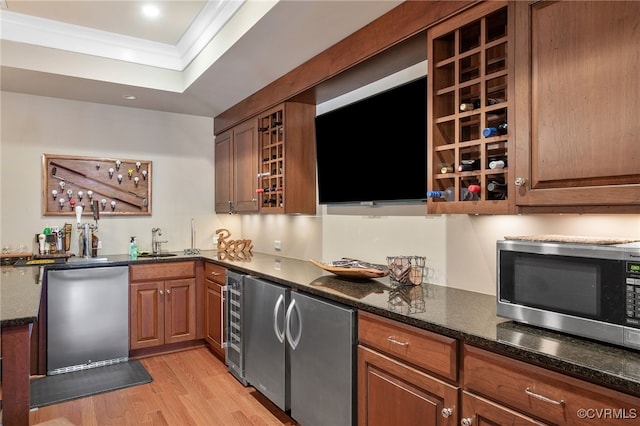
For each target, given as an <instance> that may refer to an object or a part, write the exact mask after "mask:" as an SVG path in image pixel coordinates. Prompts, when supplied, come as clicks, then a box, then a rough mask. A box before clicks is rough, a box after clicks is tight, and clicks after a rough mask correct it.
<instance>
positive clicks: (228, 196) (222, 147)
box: [214, 130, 233, 213]
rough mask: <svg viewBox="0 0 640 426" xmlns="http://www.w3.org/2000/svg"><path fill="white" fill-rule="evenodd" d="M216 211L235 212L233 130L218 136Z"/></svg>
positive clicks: (216, 152) (216, 145) (216, 150)
mask: <svg viewBox="0 0 640 426" xmlns="http://www.w3.org/2000/svg"><path fill="white" fill-rule="evenodd" d="M214 155H215V211H216V213H231V212H233V204H232V203H233V130H228V131H226V132H224V133H222V134H220V135H218V136H216V143H215V153H214Z"/></svg>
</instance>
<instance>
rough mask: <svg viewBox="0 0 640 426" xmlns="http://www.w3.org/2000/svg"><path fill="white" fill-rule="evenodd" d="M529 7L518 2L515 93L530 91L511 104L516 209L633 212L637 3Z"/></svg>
mask: <svg viewBox="0 0 640 426" xmlns="http://www.w3.org/2000/svg"><path fill="white" fill-rule="evenodd" d="M530 3H531V2H524V3H521V2H516V13H517V22H516V28H517V48H516V51H517V57H516V62H517V68H516V72H517V75H516V80H517V81H518V84H519V86H518V88H517V90H518V93H519V94H520V93H525V94H526V93H531V97H530V98H529V97H527V96H523V97H522V99H518V103H517V106H516V107H517V109H516V120H517V127H516V129H515V130H516V132H517V133H516V145H517V147H516V149H517V153H516V161H517V162H516V173H515V177H516V178H521V179H522V181H523V182H524V184H523V185H521V186H520V187H519V188H518V190H517V193H516V203H517V204H518V205H519V206H523V207H528V206H540V207H552V206H567V207H575V206H580V207H582V208H581V209H580V210H577V211H596V212H597V211H604V212H615V211H622V212H624V211H625V210H624V209H615V208H612V206H627V207H632V206H636V211H637V206H638V205H640V184H639V183H638V182H640V168H639V167H638V161H639V160H640V144H638V137H637V136H638V134H640V121H639V120H638V119H637V116H638V114H637V111H638V109H639V108H640V98H639V97H638V93H640V80H639V79H638V78H637V75H636V74H637V72H634V71H633V70H637V69H638V68H639V67H640V57H639V56H638V55H637V52H638V45H640V32H638V31H637V28H638V26H639V25H640V3H638V2H623V1H620V2H546V1H544V2H535V3H533V4H530ZM583 206H594V208H592V209H587V208H584V207H583ZM598 206H600V209H598V208H597V207H598ZM534 211H535V210H534ZM556 211H561V210H558V209H556ZM563 211H574V210H569V209H565V210H563ZM626 211H633V210H626Z"/></svg>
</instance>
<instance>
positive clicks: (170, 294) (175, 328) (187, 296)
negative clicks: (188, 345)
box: [164, 278, 196, 343]
mask: <svg viewBox="0 0 640 426" xmlns="http://www.w3.org/2000/svg"><path fill="white" fill-rule="evenodd" d="M164 288H165V292H166V295H165V296H166V303H165V343H177V342H184V341H186V340H193V339H194V338H195V335H196V311H195V307H196V281H195V279H193V278H189V279H183V280H172V281H166V282H165V285H164Z"/></svg>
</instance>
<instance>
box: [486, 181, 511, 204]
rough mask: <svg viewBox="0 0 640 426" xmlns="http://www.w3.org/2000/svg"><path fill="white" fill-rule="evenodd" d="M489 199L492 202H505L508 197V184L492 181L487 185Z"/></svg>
mask: <svg viewBox="0 0 640 426" xmlns="http://www.w3.org/2000/svg"><path fill="white" fill-rule="evenodd" d="M487 197H488V198H489V199H491V200H503V199H505V198H506V197H507V184H506V183H502V182H498V181H495V180H492V181H491V182H489V183H488V184H487Z"/></svg>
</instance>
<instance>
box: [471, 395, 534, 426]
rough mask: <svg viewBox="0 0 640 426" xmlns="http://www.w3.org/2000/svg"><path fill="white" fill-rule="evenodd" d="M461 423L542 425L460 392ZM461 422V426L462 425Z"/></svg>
mask: <svg viewBox="0 0 640 426" xmlns="http://www.w3.org/2000/svg"><path fill="white" fill-rule="evenodd" d="M461 418H462V419H463V420H462V422H465V423H464V424H468V425H474V426H485V425H486V426H495V425H511V426H530V425H543V424H544V423H540V422H538V421H536V420H533V419H532V418H530V417H527V416H524V415H522V414H520V413H518V412H516V411H513V410H510V409H508V408H506V407H503V406H501V405H498V404H495V403H493V402H491V401H488V400H486V399H484V398H480V397H479V396H476V395H473V394H470V393H468V392H462V416H461ZM462 422H461V424H463V423H462Z"/></svg>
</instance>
